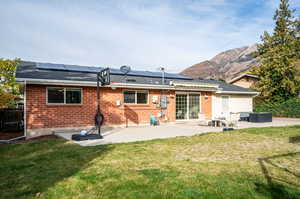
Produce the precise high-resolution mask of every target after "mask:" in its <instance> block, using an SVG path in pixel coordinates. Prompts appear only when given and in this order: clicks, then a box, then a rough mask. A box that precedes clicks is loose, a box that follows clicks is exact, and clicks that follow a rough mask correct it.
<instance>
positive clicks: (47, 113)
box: [26, 85, 211, 129]
mask: <svg viewBox="0 0 300 199" xmlns="http://www.w3.org/2000/svg"><path fill="white" fill-rule="evenodd" d="M49 87H51V86H49ZM52 87H53V86H52ZM55 87H57V86H55ZM46 88H47V86H42V85H27V88H26V100H27V101H26V115H27V128H28V129H35V128H59V127H80V126H93V125H94V116H95V113H96V108H97V101H96V100H97V93H96V88H95V87H82V89H83V90H82V91H83V103H82V105H47V104H46ZM76 88H78V87H76ZM123 90H124V89H121V88H117V89H115V90H113V89H111V88H101V95H100V97H101V111H102V113H103V114H104V117H105V123H104V124H106V125H124V124H128V125H131V124H142V123H149V118H150V115H151V114H153V115H157V114H158V113H159V112H161V111H162V110H161V109H160V108H158V107H156V104H153V103H152V96H154V95H155V96H160V95H161V91H159V90H149V99H148V104H147V105H124V104H123ZM163 94H164V95H167V96H168V100H169V105H168V109H167V110H163V112H164V114H165V115H166V118H165V117H164V118H162V119H160V120H161V122H174V121H175V103H176V102H175V91H164V93H163ZM206 95H207V96H208V98H205V97H204V93H202V94H201V96H202V97H201V110H202V112H204V113H205V114H206V115H207V118H210V117H211V93H209V92H206ZM117 100H119V101H120V102H121V106H117V105H116V101H117Z"/></svg>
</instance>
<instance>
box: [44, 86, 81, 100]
mask: <svg viewBox="0 0 300 199" xmlns="http://www.w3.org/2000/svg"><path fill="white" fill-rule="evenodd" d="M81 92H82V90H81V89H80V88H47V93H48V96H47V99H48V101H47V103H48V104H81V98H82V93H81Z"/></svg>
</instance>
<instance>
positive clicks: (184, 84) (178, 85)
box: [172, 82, 219, 89]
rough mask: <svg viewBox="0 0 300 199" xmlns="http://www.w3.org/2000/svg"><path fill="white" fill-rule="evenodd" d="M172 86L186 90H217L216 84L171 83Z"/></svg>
mask: <svg viewBox="0 0 300 199" xmlns="http://www.w3.org/2000/svg"><path fill="white" fill-rule="evenodd" d="M172 85H174V86H175V87H187V88H200V87H201V88H202V87H206V88H216V89H217V88H219V85H218V84H205V83H185V82H173V83H172Z"/></svg>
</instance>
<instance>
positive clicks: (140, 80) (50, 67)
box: [16, 62, 258, 136]
mask: <svg viewBox="0 0 300 199" xmlns="http://www.w3.org/2000/svg"><path fill="white" fill-rule="evenodd" d="M96 69H97V70H99V68H96V67H84V66H75V65H63V64H50V63H36V62H22V63H21V64H20V65H19V66H18V68H17V72H16V80H17V81H18V82H20V83H21V84H22V85H23V87H24V112H25V114H24V115H25V129H26V132H27V136H33V135H35V134H36V133H38V134H47V133H49V132H51V131H53V129H61V128H74V127H76V128H87V127H91V126H94V116H95V113H96V109H97V87H96V85H97V84H96V73H95V71H96ZM110 71H111V75H110V79H111V84H110V85H107V86H102V87H101V88H100V107H101V111H102V113H103V115H104V118H105V120H104V125H107V126H114V125H123V126H125V125H141V124H149V120H150V116H151V115H153V116H156V117H157V118H158V119H159V121H160V122H161V123H165V122H176V121H187V120H210V119H212V118H217V117H221V116H222V117H229V116H230V113H237V112H245V111H252V99H253V97H255V96H256V95H257V94H258V93H257V92H255V91H252V90H249V89H245V88H241V87H238V86H235V85H231V84H228V83H225V82H222V81H217V80H212V79H192V78H190V77H187V76H183V75H179V74H172V73H164V74H163V73H161V72H149V71H134V70H132V71H130V72H129V73H128V74H124V73H122V72H121V71H120V70H119V69H110Z"/></svg>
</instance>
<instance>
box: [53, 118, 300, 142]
mask: <svg viewBox="0 0 300 199" xmlns="http://www.w3.org/2000/svg"><path fill="white" fill-rule="evenodd" d="M290 125H300V119H290V118H273V122H270V123H249V122H239V123H238V124H237V127H236V129H242V128H255V127H272V126H290ZM222 130H223V128H221V127H208V126H201V125H199V123H198V122H185V123H176V124H162V125H160V126H139V127H128V128H125V127H116V128H107V127H104V128H103V137H104V138H103V139H101V140H86V141H80V142H75V143H78V144H80V145H81V146H96V145H104V144H112V143H122V142H136V141H145V140H152V139H164V138H171V137H178V136H192V135H196V134H203V133H208V132H221V131H222ZM75 133H79V132H78V131H77V132H76V131H75V130H74V131H68V132H55V134H56V135H58V136H60V137H63V138H64V139H67V140H71V136H72V134H75Z"/></svg>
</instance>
